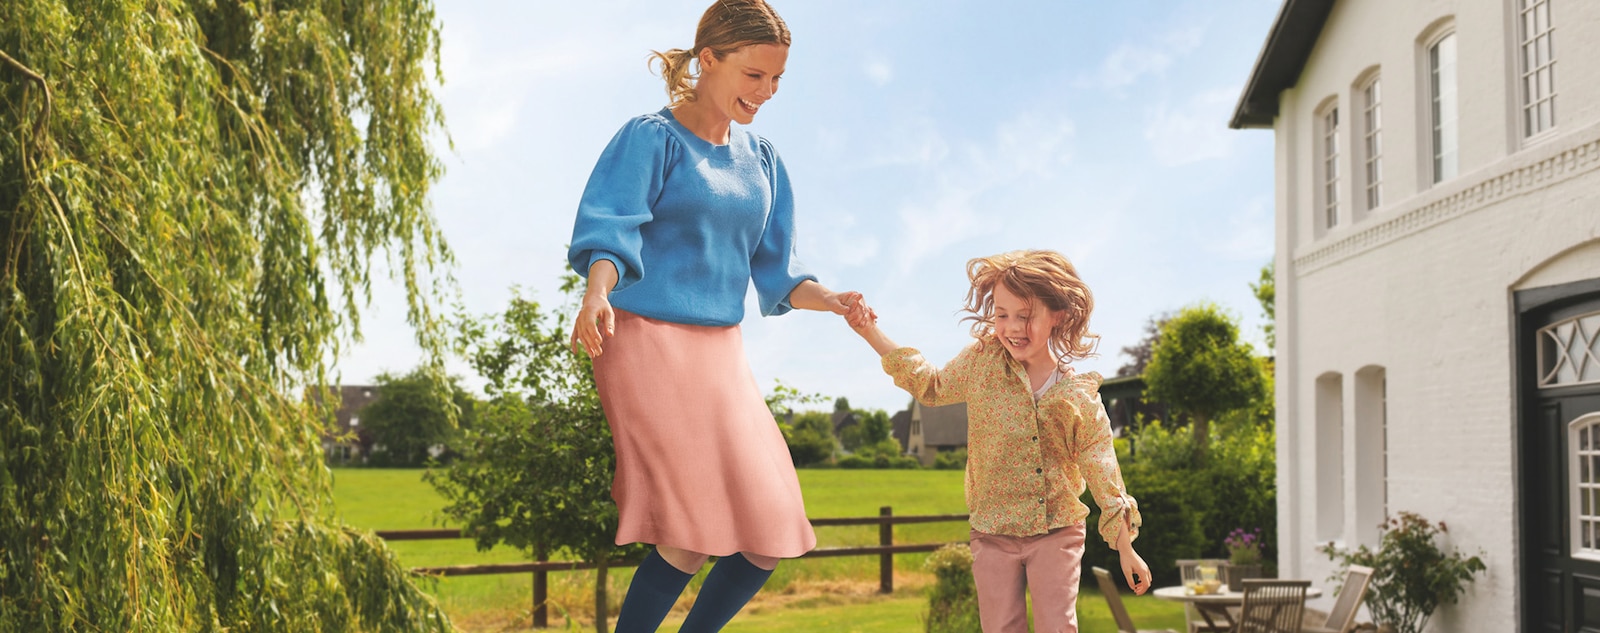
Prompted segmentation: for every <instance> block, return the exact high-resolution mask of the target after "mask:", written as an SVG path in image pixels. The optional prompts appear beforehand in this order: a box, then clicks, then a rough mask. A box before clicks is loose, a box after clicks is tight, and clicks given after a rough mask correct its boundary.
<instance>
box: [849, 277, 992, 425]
mask: <svg viewBox="0 0 1600 633" xmlns="http://www.w3.org/2000/svg"><path fill="white" fill-rule="evenodd" d="M845 320H846V321H849V322H850V328H851V329H853V330H855V331H856V333H857V334H860V335H861V338H863V339H865V340H866V341H867V344H869V345H871V346H872V350H873V351H875V352H877V353H878V356H879V357H881V358H882V363H883V371H884V373H886V374H889V375H890V376H891V377H893V378H894V384H895V385H896V386H898V387H900V388H901V389H904V390H906V393H909V394H911V397H913V398H916V399H917V402H920V403H922V405H923V406H928V407H937V406H942V405H947V404H955V403H957V402H965V401H966V400H967V395H968V394H967V390H968V387H969V386H971V385H972V384H973V382H974V375H975V373H976V372H978V371H979V368H978V367H977V363H976V362H975V352H974V349H973V348H972V347H970V346H969V347H967V348H966V349H964V350H962V351H961V353H960V354H957V355H956V357H955V358H954V359H952V360H951V361H950V363H949V364H947V365H945V366H944V368H943V369H940V368H937V367H934V366H933V364H931V363H929V362H928V360H927V359H925V358H923V357H922V353H921V352H918V351H917V350H915V349H912V348H909V347H901V346H899V345H897V344H896V343H895V342H894V341H892V340H890V339H889V336H888V335H887V334H884V333H883V330H881V329H879V328H878V323H877V321H878V315H877V314H876V313H874V312H873V310H872V308H870V307H867V302H866V301H856V302H855V303H854V304H852V305H851V306H850V310H849V312H846V313H845Z"/></svg>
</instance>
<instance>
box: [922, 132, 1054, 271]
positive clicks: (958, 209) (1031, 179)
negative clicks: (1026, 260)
mask: <svg viewBox="0 0 1600 633" xmlns="http://www.w3.org/2000/svg"><path fill="white" fill-rule="evenodd" d="M1075 129H1076V128H1075V126H1074V125H1073V123H1072V121H1071V119H1068V118H1066V117H1065V116H1062V115H1060V114H1056V113H1043V112H1038V111H1030V112H1023V113H1021V114H1019V115H1017V116H1015V117H1013V118H1012V119H1010V120H1008V121H1005V122H1003V123H1001V124H1000V125H998V126H997V127H996V130H995V135H994V136H993V140H992V141H990V143H989V144H988V145H976V144H974V145H970V146H966V147H963V148H962V151H961V152H959V153H958V154H956V156H957V157H958V158H959V159H958V160H951V159H948V158H941V159H940V160H938V161H935V162H931V163H929V164H928V165H927V167H926V168H927V169H928V173H927V174H926V176H925V177H926V179H927V180H928V181H930V182H932V183H933V184H932V186H931V187H929V188H928V189H927V190H925V191H922V192H919V193H918V194H917V195H914V196H912V197H910V198H909V199H907V200H906V201H905V203H904V204H902V205H900V207H899V209H900V210H899V218H900V224H901V227H900V233H899V234H897V235H895V236H894V239H893V242H894V243H896V244H898V245H899V249H898V251H897V252H896V253H895V260H896V267H897V270H898V272H900V273H901V274H907V273H910V272H911V271H913V270H915V269H916V268H917V266H918V264H919V263H920V262H921V261H922V260H923V259H924V258H926V257H929V256H932V255H934V254H936V253H939V252H940V251H942V250H944V249H945V248H947V247H949V246H952V245H954V244H957V243H960V242H963V241H966V240H968V239H971V238H975V237H980V236H983V235H988V234H991V233H994V232H996V231H997V230H999V227H998V225H995V224H993V223H992V222H989V221H987V220H985V219H984V217H983V216H982V215H981V214H980V210H979V208H978V206H977V202H978V201H979V200H980V199H982V198H983V197H985V196H987V195H989V194H992V193H996V192H1008V191H1010V190H1014V189H1016V188H1019V187H1024V188H1025V187H1026V183H1036V182H1042V181H1045V180H1047V179H1049V178H1050V177H1051V176H1053V175H1055V174H1056V173H1057V171H1058V168H1060V167H1062V166H1064V165H1066V164H1067V162H1068V161H1069V160H1070V157H1071V152H1070V145H1069V143H1070V141H1071V140H1072V138H1073V135H1074V133H1075Z"/></svg>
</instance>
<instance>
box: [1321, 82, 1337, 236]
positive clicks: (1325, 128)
mask: <svg viewBox="0 0 1600 633" xmlns="http://www.w3.org/2000/svg"><path fill="white" fill-rule="evenodd" d="M1317 138H1318V140H1317V150H1318V151H1317V158H1318V161H1317V164H1316V170H1317V179H1316V182H1317V228H1318V229H1319V230H1321V231H1324V232H1325V231H1331V230H1333V229H1335V228H1338V227H1339V184H1340V183H1339V154H1340V152H1339V102H1338V100H1337V99H1333V100H1330V101H1329V102H1328V103H1327V104H1326V105H1324V106H1322V107H1321V108H1318V109H1317Z"/></svg>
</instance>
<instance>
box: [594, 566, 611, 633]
mask: <svg viewBox="0 0 1600 633" xmlns="http://www.w3.org/2000/svg"><path fill="white" fill-rule="evenodd" d="M609 562H610V561H608V560H606V556H605V554H599V555H597V556H595V557H594V630H595V633H606V632H607V630H609V629H610V628H611V626H610V623H609V622H608V621H607V620H606V613H607V612H608V611H610V610H609V609H608V608H606V566H607V563H609Z"/></svg>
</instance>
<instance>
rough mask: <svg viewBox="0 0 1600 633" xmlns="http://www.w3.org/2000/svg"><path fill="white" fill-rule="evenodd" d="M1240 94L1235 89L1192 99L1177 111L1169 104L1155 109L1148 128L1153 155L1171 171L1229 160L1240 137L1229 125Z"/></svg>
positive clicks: (1203, 94)
mask: <svg viewBox="0 0 1600 633" xmlns="http://www.w3.org/2000/svg"><path fill="white" fill-rule="evenodd" d="M1237 94H1238V91H1237V90H1235V89H1232V88H1226V89H1221V90H1211V91H1207V92H1203V93H1200V94H1197V95H1194V96H1193V97H1190V98H1189V100H1188V101H1187V102H1185V103H1184V104H1183V105H1182V106H1180V107H1178V108H1177V109H1169V107H1168V105H1167V104H1166V103H1161V104H1159V105H1157V106H1156V107H1154V108H1152V109H1151V110H1150V111H1149V112H1148V113H1147V114H1146V116H1145V126H1144V138H1145V140H1147V141H1149V142H1150V152H1151V153H1152V154H1154V155H1155V157H1156V160H1157V161H1159V162H1160V163H1161V164H1162V165H1165V166H1167V167H1177V166H1179V165H1186V164H1189V163H1193V162H1197V161H1202V160H1207V159H1212V158H1227V157H1228V154H1229V152H1230V151H1231V149H1232V148H1233V140H1234V138H1235V136H1236V135H1237V134H1238V133H1237V132H1235V131H1233V130H1230V129H1228V125H1227V123H1228V114H1229V113H1230V112H1231V111H1232V109H1233V105H1234V96H1235V95H1237Z"/></svg>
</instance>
